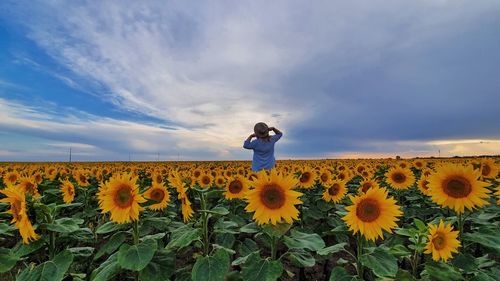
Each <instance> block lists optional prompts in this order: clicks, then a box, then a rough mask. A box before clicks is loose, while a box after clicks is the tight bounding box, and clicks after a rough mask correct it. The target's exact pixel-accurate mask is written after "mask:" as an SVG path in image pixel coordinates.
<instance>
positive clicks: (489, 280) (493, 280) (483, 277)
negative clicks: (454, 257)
mask: <svg viewBox="0 0 500 281" xmlns="http://www.w3.org/2000/svg"><path fill="white" fill-rule="evenodd" d="M497 278H498V276H490V275H488V274H486V273H484V272H478V273H477V274H476V276H474V277H473V278H472V279H470V280H471V281H498V279H497Z"/></svg>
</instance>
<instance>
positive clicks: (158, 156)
mask: <svg viewBox="0 0 500 281" xmlns="http://www.w3.org/2000/svg"><path fill="white" fill-rule="evenodd" d="M156 161H160V152H158V154H157V155H156Z"/></svg>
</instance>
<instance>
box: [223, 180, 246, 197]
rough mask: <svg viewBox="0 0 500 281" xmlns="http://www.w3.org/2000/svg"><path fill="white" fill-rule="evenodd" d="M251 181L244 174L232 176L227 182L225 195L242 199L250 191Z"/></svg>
mask: <svg viewBox="0 0 500 281" xmlns="http://www.w3.org/2000/svg"><path fill="white" fill-rule="evenodd" d="M248 189H249V183H248V180H247V179H246V178H245V177H243V176H239V175H238V176H235V177H232V178H230V179H229V180H228V181H227V184H226V190H225V191H224V197H226V199H229V200H231V199H242V198H244V197H245V194H246V193H247V192H248Z"/></svg>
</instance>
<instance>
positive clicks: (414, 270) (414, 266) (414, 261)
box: [411, 234, 421, 278]
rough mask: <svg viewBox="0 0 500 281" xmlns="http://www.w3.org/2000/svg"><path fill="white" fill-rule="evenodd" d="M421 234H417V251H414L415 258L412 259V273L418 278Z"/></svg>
mask: <svg viewBox="0 0 500 281" xmlns="http://www.w3.org/2000/svg"><path fill="white" fill-rule="evenodd" d="M420 240H421V235H420V234H417V243H416V244H415V251H414V252H413V259H412V261H411V266H412V275H413V276H414V277H415V278H417V277H418V276H417V268H418V257H419V255H418V254H419V252H418V251H417V249H418V245H420Z"/></svg>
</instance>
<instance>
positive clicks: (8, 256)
mask: <svg viewBox="0 0 500 281" xmlns="http://www.w3.org/2000/svg"><path fill="white" fill-rule="evenodd" d="M18 260H19V257H18V256H16V255H14V254H13V253H12V251H11V250H10V249H7V248H0V273H3V272H7V271H9V270H11V269H12V268H13V267H14V265H16V263H17V261H18Z"/></svg>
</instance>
